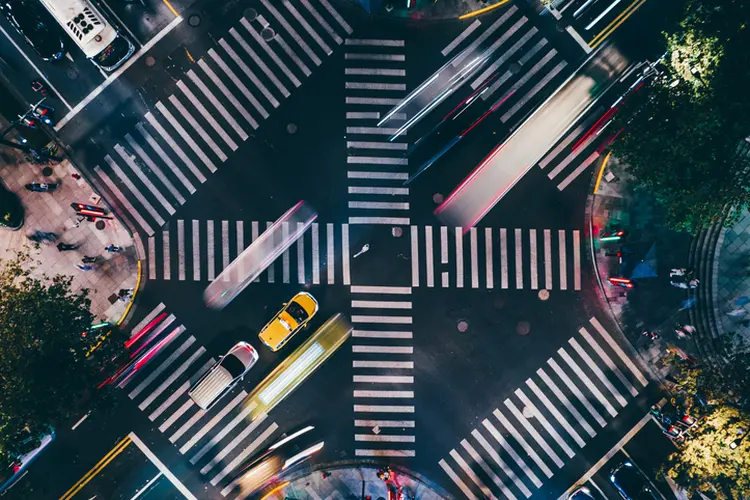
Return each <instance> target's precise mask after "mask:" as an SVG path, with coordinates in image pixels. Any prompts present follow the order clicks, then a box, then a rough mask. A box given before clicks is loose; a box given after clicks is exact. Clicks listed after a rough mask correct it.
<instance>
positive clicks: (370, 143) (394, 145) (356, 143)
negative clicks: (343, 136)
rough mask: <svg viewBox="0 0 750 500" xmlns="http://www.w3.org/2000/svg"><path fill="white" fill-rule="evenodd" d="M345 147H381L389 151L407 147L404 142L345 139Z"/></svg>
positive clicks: (404, 149)
mask: <svg viewBox="0 0 750 500" xmlns="http://www.w3.org/2000/svg"><path fill="white" fill-rule="evenodd" d="M346 147H347V148H357V149H381V150H389V151H406V150H407V149H408V147H409V145H408V144H406V143H405V142H380V141H346Z"/></svg>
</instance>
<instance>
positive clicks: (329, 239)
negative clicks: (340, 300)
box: [326, 223, 334, 285]
mask: <svg viewBox="0 0 750 500" xmlns="http://www.w3.org/2000/svg"><path fill="white" fill-rule="evenodd" d="M326 245H327V247H326V250H327V252H326V271H327V272H328V284H329V285H332V284H333V281H334V274H333V272H334V267H333V263H334V257H333V224H331V223H328V224H326Z"/></svg>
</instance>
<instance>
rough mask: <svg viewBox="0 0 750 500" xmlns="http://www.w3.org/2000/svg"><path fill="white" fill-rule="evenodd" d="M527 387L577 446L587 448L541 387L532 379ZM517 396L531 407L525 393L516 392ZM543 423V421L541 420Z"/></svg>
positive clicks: (527, 383)
mask: <svg viewBox="0 0 750 500" xmlns="http://www.w3.org/2000/svg"><path fill="white" fill-rule="evenodd" d="M526 385H528V386H529V388H530V389H531V391H532V392H533V393H534V394H535V395H536V397H537V398H538V399H539V400H540V401H541V402H542V404H544V406H545V407H546V408H547V411H549V412H550V413H551V414H552V415H553V416H554V417H555V418H556V419H557V421H558V422H560V424H561V425H562V426H563V428H565V430H566V431H567V433H568V434H570V436H571V437H572V438H573V440H574V441H575V442H576V444H577V445H578V446H579V447H581V448H583V447H584V446H586V442H585V441H584V440H583V439H582V438H581V436H580V435H579V434H578V432H576V430H575V429H574V428H573V426H572V425H570V423H569V422H568V421H567V420H566V419H565V417H564V416H563V415H562V413H560V411H559V410H558V409H557V408H555V406H554V405H553V404H552V401H550V400H549V398H548V397H547V396H546V395H545V394H544V392H542V390H541V389H539V386H538V385H536V382H534V381H533V380H531V379H527V380H526ZM516 395H517V396H518V397H519V398H521V401H523V402H524V404H526V405H527V406H529V405H530V401H529V402H528V403H527V400H528V398H527V397H526V395H525V394H523V392H521V390H520V389H518V390H517V391H516ZM540 421H541V420H540Z"/></svg>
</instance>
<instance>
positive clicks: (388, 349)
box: [352, 345, 414, 354]
mask: <svg viewBox="0 0 750 500" xmlns="http://www.w3.org/2000/svg"><path fill="white" fill-rule="evenodd" d="M352 352H353V353H355V354H363V353H366V354H414V348H413V347H412V346H391V345H353V346H352Z"/></svg>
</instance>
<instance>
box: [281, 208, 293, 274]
mask: <svg viewBox="0 0 750 500" xmlns="http://www.w3.org/2000/svg"><path fill="white" fill-rule="evenodd" d="M281 235H282V236H281V237H282V241H289V223H288V222H282V223H281ZM290 248H291V247H290ZM281 276H282V281H283V282H284V283H289V249H286V250H284V253H283V254H281Z"/></svg>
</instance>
